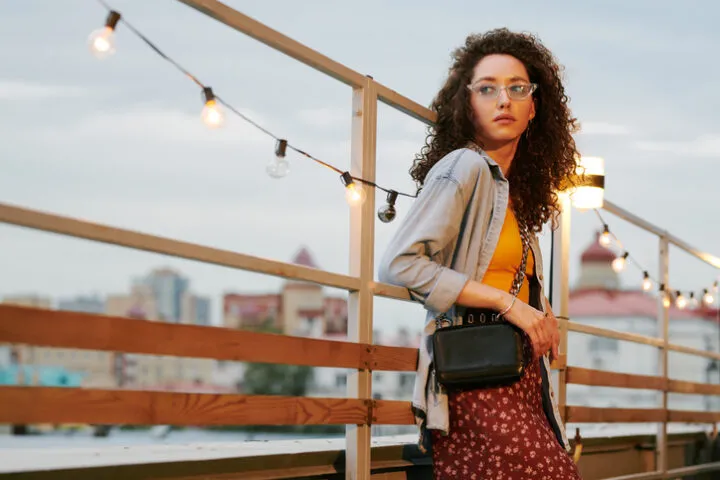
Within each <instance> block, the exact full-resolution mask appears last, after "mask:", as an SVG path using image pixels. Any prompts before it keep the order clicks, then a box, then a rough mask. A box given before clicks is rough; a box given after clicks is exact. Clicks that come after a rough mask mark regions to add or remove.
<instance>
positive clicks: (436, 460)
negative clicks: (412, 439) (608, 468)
mask: <svg viewBox="0 0 720 480" xmlns="http://www.w3.org/2000/svg"><path fill="white" fill-rule="evenodd" d="M528 346H529V345H528V344H527V339H526V348H528ZM541 389H542V377H541V373H540V363H539V361H537V362H531V363H530V365H529V366H528V368H527V369H526V371H525V375H524V376H523V377H522V379H521V380H519V381H518V382H516V383H515V384H513V385H511V386H506V387H498V388H487V389H481V390H465V391H454V392H453V391H451V392H449V403H450V433H449V435H443V434H441V433H440V432H438V431H437V430H433V431H432V435H433V436H432V442H433V446H432V449H433V468H434V478H435V479H436V480H444V479H454V480H458V479H472V480H480V479H482V480H485V479H492V480H529V479H537V480H576V479H580V474H579V473H578V470H577V467H576V466H575V463H574V462H573V460H572V458H571V457H570V455H569V454H568V453H567V452H566V451H565V449H564V448H563V446H562V445H560V443H559V442H558V440H557V437H556V436H555V434H554V433H553V430H552V427H551V426H550V422H549V420H548V418H547V416H546V415H545V411H544V410H543V406H542V390H541Z"/></svg>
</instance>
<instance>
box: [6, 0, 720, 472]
mask: <svg viewBox="0 0 720 480" xmlns="http://www.w3.org/2000/svg"><path fill="white" fill-rule="evenodd" d="M181 1H182V2H183V3H185V4H187V5H189V6H190V7H193V8H195V9H197V10H198V11H200V12H202V13H204V14H207V15H209V16H211V17H212V18H214V19H216V20H218V21H219V22H221V23H224V24H225V25H227V26H230V27H232V28H234V29H236V30H238V31H240V32H242V33H245V34H246V35H249V36H251V37H253V38H254V39H256V40H258V41H260V42H262V43H265V44H267V45H269V46H270V47H272V48H274V49H276V50H278V51H280V52H283V53H285V54H287V55H288V56H290V57H291V58H293V59H295V60H298V61H300V62H303V63H305V64H307V65H309V66H311V67H312V68H314V69H316V70H319V71H321V72H324V73H326V74H328V75H330V76H331V77H333V78H335V79H337V80H340V81H341V82H343V83H345V84H347V85H349V86H350V87H351V88H352V89H353V102H352V107H351V108H352V112H353V117H352V118H353V120H352V122H353V123H352V169H351V173H352V174H353V175H357V176H361V177H362V178H364V179H367V180H370V181H374V176H375V175H374V172H375V162H376V160H375V148H376V145H375V143H376V124H377V104H378V101H381V102H384V103H386V104H388V105H390V106H392V107H394V108H396V109H397V110H399V111H401V112H403V113H405V114H407V115H410V116H412V117H414V118H416V119H419V120H421V121H423V122H426V123H432V122H433V121H434V117H433V114H432V112H431V111H429V110H428V109H426V108H425V107H422V106H420V105H419V104H417V103H415V102H413V101H412V100H410V99H408V98H406V97H404V96H402V95H400V94H398V93H396V92H395V91H393V90H391V89H390V88H388V87H386V86H384V85H382V84H380V83H378V82H376V81H375V80H373V79H372V78H370V77H367V76H364V75H361V74H360V73H358V72H355V71H353V70H351V69H349V68H348V67H346V66H344V65H342V64H340V63H338V62H335V61H333V60H331V59H329V58H327V57H325V56H323V55H321V54H320V53H318V52H316V51H314V50H312V49H310V48H308V47H306V46H304V45H302V44H300V43H298V42H296V41H294V40H292V39H290V38H288V37H286V36H284V35H282V34H280V33H279V32H276V31H274V30H272V29H270V28H269V27H267V26H265V25H263V24H261V23H259V22H257V21H255V20H253V19H251V18H249V17H247V16H245V15H243V14H242V13H239V12H237V11H235V10H233V9H231V8H229V7H227V6H225V5H223V4H221V3H219V2H217V1H213V0H202V1H200V0H198V1H195V0H181ZM362 188H368V187H367V186H364V185H363V186H362ZM368 193H370V192H368ZM374 203H375V202H374V195H371V194H369V195H367V201H366V202H365V203H364V204H363V205H362V206H360V207H356V208H353V209H351V211H350V217H351V226H350V274H349V275H342V274H337V273H330V272H326V271H322V270H319V269H313V268H309V267H304V266H299V265H294V264H288V263H283V262H278V261H271V260H267V259H263V258H258V257H254V256H250V255H244V254H242V253H236V252H232V251H227V250H221V249H216V248H211V247H207V246H203V245H197V244H193V243H188V242H183V241H180V240H174V239H170V238H164V237H159V236H154V235H148V234H144V233H140V232H136V231H130V230H126V229H121V228H115V227H112V226H108V225H101V224H97V223H91V222H87V221H83V220H80V219H74V218H68V217H64V216H59V215H54V214H50V213H45V212H39V211H34V210H29V209H25V208H22V207H20V206H14V205H8V204H0V222H3V223H7V224H12V225H16V226H21V227H26V228H30V229H35V230H41V231H46V232H54V233H56V234H60V235H65V236H70V237H75V238H79V239H86V240H93V241H96V242H101V243H105V244H112V245H117V246H120V247H125V248H130V249H137V250H144V251H149V252H155V253H159V254H164V255H170V256H175V257H180V258H184V259H190V260H195V261H198V262H204V263H208V264H214V265H220V266H224V267H229V268H235V269H241V270H245V271H251V272H257V273H263V274H268V275H273V276H278V277H283V278H286V279H293V280H300V281H306V282H312V283H316V284H320V285H325V286H329V287H334V288H339V289H344V290H346V291H348V293H349V320H348V321H349V326H348V338H349V341H347V342H339V341H330V340H320V339H311V338H299V337H292V336H285V335H275V334H267V333H256V332H249V331H240V330H230V329H225V328H216V327H202V326H193V325H178V324H168V323H160V322H150V321H143V320H136V319H128V318H120V317H108V316H101V315H90V314H83V313H73V312H65V311H50V310H42V309H36V308H27V307H18V306H11V305H0V342H2V343H10V344H29V345H36V346H46V347H63V348H78V349H89V350H102V351H111V352H125V353H135V354H151V355H170V356H179V357H192V358H208V359H215V360H230V361H240V362H266V363H277V364H287V365H308V366H314V367H340V368H347V369H351V370H352V371H353V372H354V373H353V374H352V375H350V376H349V378H348V389H347V398H310V397H281V396H254V395H233V394H201V393H176V392H172V393H168V392H152V391H132V390H102V389H79V388H49V387H16V386H4V387H0V423H11V424H33V423H67V422H71V423H91V424H121V425H153V424H155V425H168V424H169V425H194V426H211V425H225V426H229V425H345V426H346V442H347V443H346V455H345V469H344V470H345V472H346V473H345V475H346V478H351V479H367V478H369V477H370V471H371V458H370V457H371V455H370V453H371V442H370V432H371V426H372V425H412V424H413V423H414V420H413V415H412V413H411V410H410V403H409V402H406V401H389V400H374V399H373V398H372V375H371V374H372V371H375V370H386V371H406V372H411V371H414V370H415V366H416V361H417V352H416V350H415V349H410V348H401V347H388V346H380V345H374V344H373V342H372V332H373V298H374V297H375V296H381V297H387V298H392V299H396V300H400V301H409V296H408V294H407V292H406V291H405V290H404V289H401V288H398V287H395V286H391V285H387V284H382V283H378V282H376V281H375V280H374V272H373V265H374V240H375V234H374V224H375V205H374ZM564 208H565V210H564V212H563V214H562V217H561V224H560V229H559V230H558V231H557V232H556V234H555V239H554V242H553V246H552V248H553V250H554V252H553V253H554V265H553V268H554V270H555V272H556V281H555V282H554V285H553V298H554V309H555V310H556V314H558V315H559V316H562V317H567V315H568V302H569V250H570V249H569V245H570V215H569V204H567V201H566V203H565V205H564ZM605 209H606V210H607V211H609V212H610V213H612V214H614V215H616V216H618V217H620V218H622V219H624V220H626V221H629V222H630V223H632V224H634V225H636V226H637V227H639V228H641V229H643V230H646V231H648V232H651V233H653V234H655V235H656V236H657V237H658V239H659V260H660V262H659V265H660V272H659V278H660V281H664V282H665V283H667V281H668V249H669V247H670V245H674V246H676V247H678V248H680V249H683V250H685V251H687V252H688V253H690V254H691V255H694V256H695V257H697V258H698V259H700V260H701V261H703V262H706V263H708V264H710V265H712V266H714V267H716V268H717V267H720V259H718V258H716V257H714V256H712V255H709V254H707V253H704V252H700V251H698V250H696V249H694V248H692V247H690V246H689V245H687V244H686V243H685V242H683V241H682V240H680V239H678V238H676V237H674V236H672V235H671V234H669V233H668V232H666V231H665V230H662V229H660V228H658V227H655V226H654V225H651V224H650V223H648V222H646V221H644V220H643V219H641V218H638V217H635V216H634V215H632V214H630V213H629V212H626V211H625V210H623V209H621V208H619V207H618V206H616V205H614V204H612V203H610V202H607V203H606V205H605ZM658 320H659V325H660V329H659V333H658V336H657V337H646V336H641V335H637V334H632V333H623V332H618V331H613V330H607V329H603V328H598V327H592V326H587V325H582V324H578V323H575V322H572V321H565V320H563V321H561V335H562V340H561V355H560V358H559V360H558V361H556V362H554V364H553V369H554V370H558V372H559V386H560V388H559V391H558V397H559V402H560V405H561V412H562V413H563V415H564V420H565V421H566V422H575V423H606V422H611V423H625V422H633V423H657V424H659V426H660V428H659V432H660V433H659V434H658V437H657V442H656V461H655V462H654V471H652V472H646V473H641V474H638V475H633V476H631V477H623V478H627V479H630V478H633V479H636V480H637V479H655V478H658V479H659V478H674V477H676V476H681V475H691V474H694V473H699V472H708V471H714V470H719V471H720V463H713V464H706V465H700V466H695V467H685V468H682V469H679V470H668V467H667V465H668V463H667V452H668V435H667V426H668V423H672V422H678V423H708V424H714V423H716V422H718V421H720V412H707V411H678V410H670V409H668V394H670V393H683V394H698V395H720V385H711V384H703V383H693V382H687V381H683V380H681V379H671V378H668V352H670V351H676V352H682V353H685V354H691V355H697V356H702V357H706V358H710V359H713V360H720V354H718V353H713V352H708V351H703V350H696V349H692V348H688V347H685V346H681V345H674V344H671V343H670V342H669V339H668V324H669V316H668V310H667V308H666V307H663V305H662V302H661V301H660V300H658ZM568 331H575V332H581V333H585V334H589V335H596V336H603V337H608V338H614V339H618V340H624V341H628V342H635V343H639V344H643V345H649V346H652V347H656V348H657V349H658V352H659V364H660V366H661V369H660V375H659V376H647V375H632V374H625V373H612V372H607V371H601V370H592V369H586V368H579V367H573V366H568V365H566V363H567V362H566V359H567V349H568V345H567V333H568ZM568 384H580V385H589V386H604V387H619V388H635V389H650V390H656V391H657V392H659V394H660V395H661V397H662V403H661V406H660V407H659V408H644V409H639V408H597V407H587V406H580V405H567V404H566V386H567V385H568ZM258 478H259V477H258ZM263 478H269V477H263ZM617 478H620V477H617Z"/></svg>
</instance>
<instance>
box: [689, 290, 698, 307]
mask: <svg viewBox="0 0 720 480" xmlns="http://www.w3.org/2000/svg"><path fill="white" fill-rule="evenodd" d="M688 305H690V308H697V306H698V301H697V298H695V292H690V300H689V301H688Z"/></svg>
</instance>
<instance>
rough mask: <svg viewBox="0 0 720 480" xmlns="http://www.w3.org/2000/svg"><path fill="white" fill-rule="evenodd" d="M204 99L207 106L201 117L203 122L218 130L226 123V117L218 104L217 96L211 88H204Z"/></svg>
mask: <svg viewBox="0 0 720 480" xmlns="http://www.w3.org/2000/svg"><path fill="white" fill-rule="evenodd" d="M203 99H204V100H205V106H204V107H203V109H202V113H201V114H200V116H201V117H202V120H203V122H205V125H207V126H208V127H210V128H217V127H220V126H222V124H223V122H224V121H225V115H223V113H222V109H221V108H220V105H218V103H217V99H216V98H215V94H214V93H213V91H212V88H210V87H204V88H203Z"/></svg>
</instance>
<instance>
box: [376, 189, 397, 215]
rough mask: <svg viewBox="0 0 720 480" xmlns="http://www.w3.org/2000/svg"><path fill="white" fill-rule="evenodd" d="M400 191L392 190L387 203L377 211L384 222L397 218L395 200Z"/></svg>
mask: <svg viewBox="0 0 720 480" xmlns="http://www.w3.org/2000/svg"><path fill="white" fill-rule="evenodd" d="M397 197H398V192H396V191H395V190H390V191H389V192H388V196H387V205H385V206H384V207H382V208H380V209H379V210H378V212H377V215H378V218H379V219H380V221H381V222H383V223H390V222H392V221H393V220H394V219H395V216H396V215H397V210H395V201H396V200H397Z"/></svg>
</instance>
